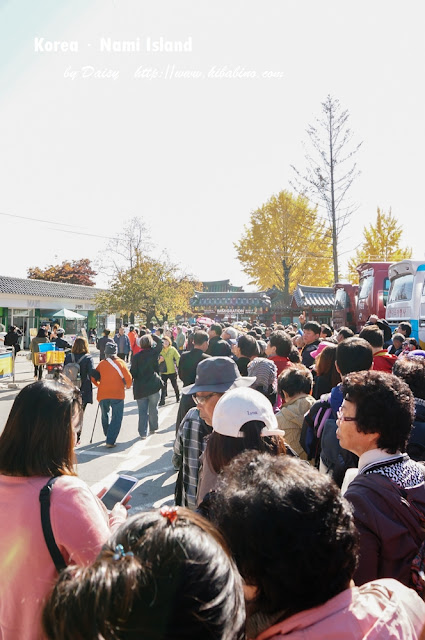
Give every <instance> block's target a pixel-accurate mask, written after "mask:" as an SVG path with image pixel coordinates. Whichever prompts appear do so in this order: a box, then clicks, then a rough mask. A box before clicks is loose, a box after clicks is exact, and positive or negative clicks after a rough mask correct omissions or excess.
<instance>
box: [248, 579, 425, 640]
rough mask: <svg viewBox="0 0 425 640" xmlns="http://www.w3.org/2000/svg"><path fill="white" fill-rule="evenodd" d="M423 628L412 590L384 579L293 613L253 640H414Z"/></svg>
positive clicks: (424, 610)
mask: <svg viewBox="0 0 425 640" xmlns="http://www.w3.org/2000/svg"><path fill="white" fill-rule="evenodd" d="M424 625H425V602H423V600H421V598H420V597H419V596H418V594H417V593H416V592H415V591H412V589H408V588H407V587H405V586H404V585H403V584H401V583H400V582H397V580H393V579H392V578H385V579H382V580H375V581H374V582H369V583H367V584H364V585H362V586H361V587H354V588H353V589H347V590H346V591H343V592H342V593H340V594H338V595H337V596H335V597H334V598H332V599H331V600H328V602H326V603H325V604H323V605H322V606H320V607H315V608H314V609H308V610H307V611H301V612H300V613H296V614H295V615H294V616H291V617H290V618H288V619H287V620H284V621H283V622H279V623H278V624H275V625H274V626H273V627H270V628H269V629H267V630H266V631H263V633H261V634H260V635H259V636H258V637H257V640H280V639H281V638H290V640H323V638H326V640H361V638H367V640H389V639H391V640H416V639H419V638H420V635H421V631H422V628H423V627H424Z"/></svg>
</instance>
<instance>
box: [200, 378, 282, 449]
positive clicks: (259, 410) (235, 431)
mask: <svg viewBox="0 0 425 640" xmlns="http://www.w3.org/2000/svg"><path fill="white" fill-rule="evenodd" d="M251 420H258V421H260V422H264V429H263V430H262V431H261V435H262V436H267V435H274V434H277V433H280V434H282V435H283V434H284V433H285V432H284V431H282V430H281V429H278V426H277V419H276V416H275V414H274V413H273V407H272V404H271V402H270V401H269V400H268V399H267V398H266V397H265V396H264V395H263V394H262V393H260V392H259V391H255V389H250V388H248V387H239V388H237V389H232V390H231V391H227V392H226V393H225V394H224V395H223V396H222V397H221V398H220V400H219V401H218V402H217V404H216V406H215V409H214V413H213V418H212V427H213V430H214V431H215V432H216V433H220V434H221V435H222V436H230V437H232V438H243V435H244V434H243V433H242V432H241V427H242V426H243V425H244V424H245V423H246V422H250V421H251Z"/></svg>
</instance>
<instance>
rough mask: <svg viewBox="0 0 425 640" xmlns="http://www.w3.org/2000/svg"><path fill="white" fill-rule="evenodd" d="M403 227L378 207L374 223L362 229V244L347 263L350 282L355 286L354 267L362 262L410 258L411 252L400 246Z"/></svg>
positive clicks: (355, 272)
mask: <svg viewBox="0 0 425 640" xmlns="http://www.w3.org/2000/svg"><path fill="white" fill-rule="evenodd" d="M402 235H403V227H402V226H401V225H400V224H399V223H398V220H397V218H395V216H393V215H392V213H391V209H390V210H389V211H388V213H385V212H384V211H381V209H380V208H379V207H378V210H377V214H376V221H375V222H373V223H371V224H370V225H369V226H368V227H364V229H363V237H364V240H363V244H362V245H361V247H359V249H357V251H356V253H355V255H354V257H353V258H351V259H350V261H349V263H348V271H349V279H350V282H353V283H354V284H357V283H358V281H359V274H358V273H357V271H356V267H357V265H359V264H362V263H363V262H399V261H400V260H404V259H405V258H411V257H412V250H411V249H409V248H408V247H405V248H402V247H401V246H400V243H401V237H402Z"/></svg>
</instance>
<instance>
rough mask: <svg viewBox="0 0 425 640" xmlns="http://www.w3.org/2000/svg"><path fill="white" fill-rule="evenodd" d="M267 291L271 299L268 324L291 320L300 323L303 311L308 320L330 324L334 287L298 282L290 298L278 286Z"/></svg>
mask: <svg viewBox="0 0 425 640" xmlns="http://www.w3.org/2000/svg"><path fill="white" fill-rule="evenodd" d="M267 293H268V295H269V297H270V299H271V307H270V314H269V317H268V318H267V324H270V323H271V322H278V323H281V324H283V325H286V324H289V323H291V322H297V323H298V317H299V315H300V313H301V312H303V311H304V312H305V315H306V318H307V320H317V322H320V324H323V323H326V324H329V323H330V321H331V318H332V309H333V306H334V292H333V288H332V287H307V286H305V285H302V284H298V285H297V287H296V289H295V291H294V292H293V294H292V296H291V297H290V298H289V300H288V299H287V298H286V297H285V294H284V293H283V292H282V291H279V289H277V288H276V287H273V288H272V289H270V290H269V291H268V292H267Z"/></svg>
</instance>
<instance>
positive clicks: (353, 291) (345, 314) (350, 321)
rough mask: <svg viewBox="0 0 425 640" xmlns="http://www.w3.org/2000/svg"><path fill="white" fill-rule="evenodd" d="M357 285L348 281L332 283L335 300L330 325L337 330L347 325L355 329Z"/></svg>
mask: <svg viewBox="0 0 425 640" xmlns="http://www.w3.org/2000/svg"><path fill="white" fill-rule="evenodd" d="M358 293H359V285H357V284H349V283H348V282H337V283H336V284H335V285H334V294H335V302H334V308H333V311H332V325H333V328H334V329H335V330H336V331H338V330H339V329H341V327H348V328H349V329H351V330H352V331H354V333H356V331H357V296H358Z"/></svg>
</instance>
